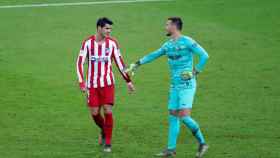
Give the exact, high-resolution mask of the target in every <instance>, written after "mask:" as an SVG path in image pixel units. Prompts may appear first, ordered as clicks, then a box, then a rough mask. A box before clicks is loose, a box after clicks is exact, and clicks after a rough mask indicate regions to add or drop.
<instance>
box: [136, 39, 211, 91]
mask: <svg viewBox="0 0 280 158" xmlns="http://www.w3.org/2000/svg"><path fill="white" fill-rule="evenodd" d="M163 55H165V56H167V58H168V64H169V68H170V71H171V76H170V77H171V85H174V86H176V85H180V84H184V83H186V82H187V80H184V79H183V78H182V77H181V75H182V73H183V72H185V71H191V72H192V71H193V66H194V62H193V58H194V55H197V56H198V57H199V61H198V63H197V64H196V65H195V69H196V70H197V71H199V72H201V71H202V70H203V68H204V66H205V64H206V62H207V60H208V53H207V52H206V51H205V50H204V49H203V48H202V47H201V46H200V45H199V44H198V43H197V42H195V41H194V40H193V39H191V38H190V37H187V36H181V37H179V38H178V39H176V40H173V39H170V40H168V41H167V42H165V43H164V44H163V45H162V47H161V48H159V49H158V50H156V51H154V52H152V53H150V54H148V55H146V56H144V57H143V58H141V59H140V60H139V61H140V64H146V63H149V62H151V61H153V60H155V59H157V58H159V57H160V56H163Z"/></svg>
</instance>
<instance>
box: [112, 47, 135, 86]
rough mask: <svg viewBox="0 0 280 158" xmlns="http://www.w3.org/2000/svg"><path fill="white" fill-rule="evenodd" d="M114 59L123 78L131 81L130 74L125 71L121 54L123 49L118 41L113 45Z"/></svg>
mask: <svg viewBox="0 0 280 158" xmlns="http://www.w3.org/2000/svg"><path fill="white" fill-rule="evenodd" d="M113 59H114V61H115V63H116V65H117V68H118V70H119V71H120V73H121V75H122V77H123V79H124V80H125V81H126V82H127V83H129V82H131V79H130V76H129V75H128V73H126V72H125V68H126V66H125V64H124V62H123V57H122V56H121V51H120V48H119V46H118V43H116V45H115V46H114V47H113Z"/></svg>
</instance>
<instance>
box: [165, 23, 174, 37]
mask: <svg viewBox="0 0 280 158" xmlns="http://www.w3.org/2000/svg"><path fill="white" fill-rule="evenodd" d="M165 29H166V35H167V36H171V35H172V34H173V33H174V32H175V31H176V30H177V28H176V25H174V24H173V23H172V21H170V20H167V22H166V25H165Z"/></svg>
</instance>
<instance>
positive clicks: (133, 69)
mask: <svg viewBox="0 0 280 158" xmlns="http://www.w3.org/2000/svg"><path fill="white" fill-rule="evenodd" d="M138 67H139V64H138V63H137V62H136V63H132V64H130V65H129V67H128V68H127V69H126V70H125V72H126V73H129V72H131V75H132V76H134V75H135V72H136V70H137V68H138Z"/></svg>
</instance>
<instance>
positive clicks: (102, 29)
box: [98, 24, 112, 37]
mask: <svg viewBox="0 0 280 158" xmlns="http://www.w3.org/2000/svg"><path fill="white" fill-rule="evenodd" d="M98 31H99V32H100V33H101V35H102V36H103V37H106V36H110V34H111V32H112V25H109V24H106V25H105V26H104V27H99V28H98Z"/></svg>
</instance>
